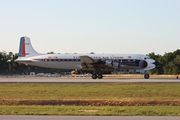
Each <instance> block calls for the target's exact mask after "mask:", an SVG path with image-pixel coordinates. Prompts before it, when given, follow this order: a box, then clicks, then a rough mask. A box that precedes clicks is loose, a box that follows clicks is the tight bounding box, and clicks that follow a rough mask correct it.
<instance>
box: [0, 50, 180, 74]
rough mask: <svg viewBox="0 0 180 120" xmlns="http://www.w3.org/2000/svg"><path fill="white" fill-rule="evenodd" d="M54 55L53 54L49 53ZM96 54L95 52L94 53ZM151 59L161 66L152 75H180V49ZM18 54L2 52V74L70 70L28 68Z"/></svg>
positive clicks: (0, 58) (151, 55)
mask: <svg viewBox="0 0 180 120" xmlns="http://www.w3.org/2000/svg"><path fill="white" fill-rule="evenodd" d="M49 53H50V54H53V52H49ZM93 53H94V52H93ZM147 55H148V56H149V57H150V58H152V59H155V60H157V61H158V62H159V63H160V64H159V66H157V67H156V68H155V69H152V70H150V71H149V72H150V73H151V74H180V49H178V50H176V51H174V52H168V53H165V54H164V55H159V54H155V53H154V52H152V53H149V54H147ZM17 58H18V54H17V53H15V54H13V53H12V52H9V53H7V52H5V51H3V52H0V74H1V75H2V74H3V75H7V74H10V75H12V74H22V73H23V74H28V73H30V72H36V73H41V72H43V73H55V72H56V73H60V72H67V71H68V70H61V69H50V68H42V67H36V66H26V65H24V64H19V63H17V62H15V60H16V59H17Z"/></svg>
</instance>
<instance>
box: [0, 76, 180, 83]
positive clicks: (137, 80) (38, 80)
mask: <svg viewBox="0 0 180 120" xmlns="http://www.w3.org/2000/svg"><path fill="white" fill-rule="evenodd" d="M0 83H180V79H176V78H150V79H143V78H104V79H91V78H74V77H72V78H71V77H67V78H59V77H17V78H16V77H1V78H0Z"/></svg>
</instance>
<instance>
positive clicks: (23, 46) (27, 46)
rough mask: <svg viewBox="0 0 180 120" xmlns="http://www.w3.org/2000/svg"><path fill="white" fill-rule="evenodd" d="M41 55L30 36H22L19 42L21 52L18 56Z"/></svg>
mask: <svg viewBox="0 0 180 120" xmlns="http://www.w3.org/2000/svg"><path fill="white" fill-rule="evenodd" d="M36 55H39V53H37V52H36V51H35V50H34V49H33V47H32V45H31V41H30V38H29V37H21V39H20V44H19V54H18V57H30V56H36Z"/></svg>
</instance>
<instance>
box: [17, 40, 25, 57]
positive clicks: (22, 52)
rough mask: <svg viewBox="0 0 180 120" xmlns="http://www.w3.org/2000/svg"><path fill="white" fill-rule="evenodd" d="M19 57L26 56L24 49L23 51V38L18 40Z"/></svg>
mask: <svg viewBox="0 0 180 120" xmlns="http://www.w3.org/2000/svg"><path fill="white" fill-rule="evenodd" d="M18 56H19V57H25V56H26V49H25V37H21V39H20V46H19V54H18Z"/></svg>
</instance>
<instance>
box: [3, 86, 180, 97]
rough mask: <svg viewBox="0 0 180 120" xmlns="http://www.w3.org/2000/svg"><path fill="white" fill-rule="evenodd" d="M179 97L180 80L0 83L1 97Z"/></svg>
mask: <svg viewBox="0 0 180 120" xmlns="http://www.w3.org/2000/svg"><path fill="white" fill-rule="evenodd" d="M127 98H128V99H129V98H133V99H134V98H141V99H143V98H145V99H151V98H153V99H171V100H172V99H179V98H180V83H89V84H87V83H85V84H83V83H78V84H58V83H57V84H48V83H47V84H46V83H44V84H38V83H13V84H8V83H3V84H0V99H1V100H2V99H41V100H42V99H43V100H56V99H127Z"/></svg>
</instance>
